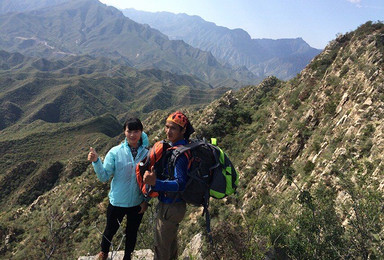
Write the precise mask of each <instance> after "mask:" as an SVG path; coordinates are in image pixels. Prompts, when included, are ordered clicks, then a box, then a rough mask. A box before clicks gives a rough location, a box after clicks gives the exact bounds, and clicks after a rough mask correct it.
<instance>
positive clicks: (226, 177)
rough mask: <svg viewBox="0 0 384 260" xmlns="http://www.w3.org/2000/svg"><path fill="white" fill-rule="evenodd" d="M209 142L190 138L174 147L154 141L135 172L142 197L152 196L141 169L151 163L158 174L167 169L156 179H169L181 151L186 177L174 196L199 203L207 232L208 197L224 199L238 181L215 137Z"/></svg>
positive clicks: (193, 203) (208, 228)
mask: <svg viewBox="0 0 384 260" xmlns="http://www.w3.org/2000/svg"><path fill="white" fill-rule="evenodd" d="M212 143H213V144H210V143H208V142H207V141H206V140H205V139H204V140H197V139H196V140H192V141H191V142H190V143H188V144H186V145H182V146H177V147H170V146H169V144H167V143H166V142H165V141H160V142H157V143H155V144H154V146H153V147H152V148H151V150H150V151H149V153H148V156H147V158H145V159H144V160H143V161H142V162H141V163H139V164H138V165H137V168H136V175H137V178H138V183H139V185H140V188H141V190H142V192H143V194H144V196H149V197H155V196H157V195H158V193H156V192H154V191H153V190H151V188H150V187H148V185H144V184H143V181H142V177H143V174H144V172H145V170H149V169H150V168H151V167H152V166H155V172H156V173H160V172H161V171H163V169H164V168H167V169H168V170H167V172H168V173H169V176H167V177H164V176H163V175H161V174H160V176H159V175H158V176H157V177H159V178H162V179H164V178H169V179H172V178H173V177H174V176H173V173H174V167H175V164H176V160H177V158H178V157H179V156H180V155H181V154H185V155H186V156H187V158H188V160H189V168H188V176H189V179H188V181H187V184H186V186H185V189H184V191H181V192H178V194H177V196H179V197H180V198H182V199H183V200H184V201H185V202H187V203H188V204H192V205H194V206H203V207H204V211H203V214H205V216H206V224H207V232H208V234H209V233H210V217H209V211H208V205H209V198H210V197H213V198H216V199H221V198H224V197H226V196H228V195H231V194H233V193H235V191H236V188H237V186H238V182H239V175H238V174H237V172H236V170H235V168H234V166H233V164H232V162H231V161H230V160H229V158H228V156H227V155H226V154H225V153H224V152H223V150H221V149H220V148H219V147H217V146H216V145H214V144H216V139H212Z"/></svg>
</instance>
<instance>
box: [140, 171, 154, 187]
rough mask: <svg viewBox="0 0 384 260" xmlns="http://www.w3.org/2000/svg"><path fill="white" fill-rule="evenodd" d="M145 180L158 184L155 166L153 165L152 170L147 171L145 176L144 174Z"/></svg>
mask: <svg viewBox="0 0 384 260" xmlns="http://www.w3.org/2000/svg"><path fill="white" fill-rule="evenodd" d="M143 181H144V183H145V184H149V185H151V186H155V184H156V173H155V167H153V166H152V167H151V171H145V173H144V176H143Z"/></svg>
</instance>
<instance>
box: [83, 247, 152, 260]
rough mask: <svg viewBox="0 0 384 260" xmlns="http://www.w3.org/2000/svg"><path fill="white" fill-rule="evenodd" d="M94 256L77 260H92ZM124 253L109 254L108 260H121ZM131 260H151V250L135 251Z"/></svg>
mask: <svg viewBox="0 0 384 260" xmlns="http://www.w3.org/2000/svg"><path fill="white" fill-rule="evenodd" d="M96 256H97V255H95V256H80V257H79V258H78V260H94V259H96ZM123 257H124V251H117V252H113V253H112V252H109V255H108V260H123ZM132 259H133V260H152V259H153V252H152V250H151V249H141V250H135V251H134V252H133V254H132Z"/></svg>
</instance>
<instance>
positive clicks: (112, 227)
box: [101, 203, 143, 260]
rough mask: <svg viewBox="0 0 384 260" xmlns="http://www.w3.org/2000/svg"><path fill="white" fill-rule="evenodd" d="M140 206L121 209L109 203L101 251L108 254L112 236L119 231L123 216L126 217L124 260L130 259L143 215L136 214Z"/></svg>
mask: <svg viewBox="0 0 384 260" xmlns="http://www.w3.org/2000/svg"><path fill="white" fill-rule="evenodd" d="M139 211H140V206H135V207H130V208H122V207H116V206H113V205H112V204H111V203H109V205H108V209H107V226H106V227H105V230H104V234H103V238H102V240H101V251H103V252H104V253H108V252H109V247H110V246H111V242H110V241H112V238H113V236H114V235H115V234H116V232H117V230H118V229H119V222H120V224H122V220H123V218H124V216H125V215H126V216H127V225H126V229H125V234H126V237H125V252H124V260H130V259H131V253H132V252H133V250H134V249H135V244H136V238H137V230H138V229H139V226H140V223H141V219H142V218H143V214H138V213H139Z"/></svg>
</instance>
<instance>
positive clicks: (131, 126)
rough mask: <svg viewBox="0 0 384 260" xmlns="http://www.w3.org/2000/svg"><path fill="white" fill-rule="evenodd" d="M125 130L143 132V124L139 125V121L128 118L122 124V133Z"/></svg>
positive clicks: (134, 118)
mask: <svg viewBox="0 0 384 260" xmlns="http://www.w3.org/2000/svg"><path fill="white" fill-rule="evenodd" d="M126 129H128V130H140V131H143V124H142V123H141V121H140V119H138V118H136V117H132V118H128V119H127V121H125V123H124V131H125V130H126Z"/></svg>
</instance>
